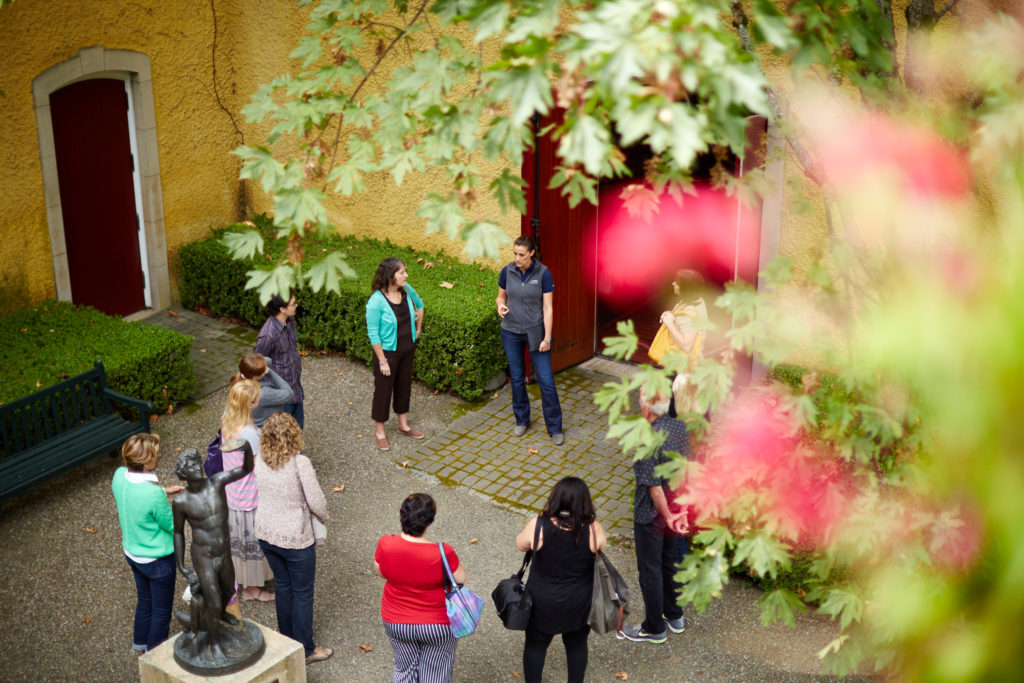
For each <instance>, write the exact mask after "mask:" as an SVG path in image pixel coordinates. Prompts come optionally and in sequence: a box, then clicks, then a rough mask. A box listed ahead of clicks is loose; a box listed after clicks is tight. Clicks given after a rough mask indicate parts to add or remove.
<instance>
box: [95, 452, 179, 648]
mask: <svg viewBox="0 0 1024 683" xmlns="http://www.w3.org/2000/svg"><path fill="white" fill-rule="evenodd" d="M159 455H160V437H159V436H157V435H156V434H133V435H132V436H130V437H128V440H127V441H125V442H124V446H122V447H121V458H122V459H123V460H124V467H118V468H117V471H116V472H114V479H113V481H112V482H111V483H110V488H111V489H112V490H113V492H114V502H115V503H116V504H117V517H118V520H119V521H120V522H121V544H122V546H123V547H124V557H125V560H127V561H128V566H129V567H131V568H132V576H133V577H134V578H135V591H136V593H137V595H138V601H137V602H136V604H135V628H134V635H133V637H132V648H134V649H135V650H139V651H141V652H148V651H149V650H152V649H153V648H154V647H156V646H157V645H159V644H160V643H162V642H163V641H165V640H167V632H168V630H169V629H170V626H171V607H172V606H173V604H174V580H175V576H176V574H177V571H176V569H175V565H174V540H173V533H174V518H173V516H172V514H171V506H170V504H169V503H168V502H167V499H168V498H169V497H173V496H175V495H177V494H178V493H180V492H181V491H182V488H183V487H181V486H166V487H161V486H160V483H159V482H158V481H157V478H156V474H155V473H154V472H153V470H155V469H156V461H157V458H158V457H159Z"/></svg>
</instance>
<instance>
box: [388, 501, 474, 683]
mask: <svg viewBox="0 0 1024 683" xmlns="http://www.w3.org/2000/svg"><path fill="white" fill-rule="evenodd" d="M436 514H437V505H435V504H434V499H433V498H431V497H430V496H429V495H427V494H426V493H413V494H412V495H410V496H409V497H408V498H406V499H405V500H404V501H402V508H401V511H400V518H401V523H402V533H401V534H399V535H398V536H395V535H391V534H389V535H387V536H383V537H381V539H380V540H379V541H378V542H377V551H376V552H375V553H374V555H373V566H374V568H375V569H376V570H377V573H378V574H380V575H381V576H382V577H383V578H384V579H385V580H386V583H385V584H384V596H383V598H382V599H381V603H380V615H381V618H382V619H383V620H384V631H385V632H386V633H387V634H388V640H390V641H391V647H392V649H393V650H394V651H395V668H394V673H393V680H394V681H395V683H398V682H399V681H423V682H424V683H427V682H433V681H438V682H440V681H451V680H452V665H453V664H454V663H455V643H456V641H455V636H453V635H452V631H451V627H450V626H449V625H448V612H447V611H446V610H445V604H444V566H443V565H442V563H441V553H440V551H439V550H438V547H437V543H435V542H434V541H431V540H428V539H427V538H426V536H425V533H426V531H427V527H429V526H430V525H431V524H432V523H433V522H434V516H435V515H436ZM444 553H445V557H446V558H447V559H448V566H449V567H451V569H452V574H453V575H454V576H455V580H456V581H457V582H459V583H465V582H466V570H465V569H463V567H462V565H461V564H460V563H459V556H458V555H456V554H455V551H454V550H453V549H452V547H451V546H450V545H448V544H447V543H445V544H444Z"/></svg>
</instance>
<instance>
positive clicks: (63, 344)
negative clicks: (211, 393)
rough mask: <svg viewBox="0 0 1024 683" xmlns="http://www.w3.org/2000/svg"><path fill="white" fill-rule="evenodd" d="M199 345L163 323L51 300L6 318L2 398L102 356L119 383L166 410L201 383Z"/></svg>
mask: <svg viewBox="0 0 1024 683" xmlns="http://www.w3.org/2000/svg"><path fill="white" fill-rule="evenodd" d="M191 349H192V338H191V337H186V336H185V335H181V334H178V333H177V332H173V331H171V330H168V329H165V328H163V327H158V326H156V325H143V324H140V323H137V322H125V321H124V320H122V319H120V318H112V317H110V316H108V315H104V314H103V313H100V312H99V311H97V310H96V309H94V308H91V307H88V306H75V305H74V304H71V303H68V302H59V303H58V302H56V301H52V300H47V301H44V302H43V303H41V304H39V305H38V306H32V307H30V308H24V309H22V310H20V311H15V312H14V313H12V314H10V315H7V316H4V317H2V318H0V403H10V402H11V401H13V400H15V399H17V398H21V397H22V396H27V395H28V394H31V393H33V392H35V391H38V390H39V389H41V388H43V387H48V386H50V385H53V384H56V383H57V382H60V381H61V380H63V379H67V378H68V377H72V376H74V375H77V374H80V373H82V372H85V371H87V370H91V369H92V367H93V363H95V362H96V360H97V359H99V360H102V361H103V366H104V368H105V369H106V372H107V383H108V384H109V385H110V386H111V388H113V389H115V390H116V391H120V392H121V393H123V394H127V395H129V396H133V397H135V398H141V399H143V400H146V401H152V402H153V403H154V404H155V405H156V407H157V410H159V411H162V410H166V409H167V406H168V405H170V404H172V403H177V402H179V401H183V400H185V399H186V398H187V397H188V394H189V392H190V391H192V389H193V388H195V384H196V378H195V373H194V372H193V370H192V360H191V359H190V358H189V351H190V350H191Z"/></svg>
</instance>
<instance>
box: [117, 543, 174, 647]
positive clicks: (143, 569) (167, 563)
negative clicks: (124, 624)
mask: <svg viewBox="0 0 1024 683" xmlns="http://www.w3.org/2000/svg"><path fill="white" fill-rule="evenodd" d="M124 559H125V560H127V562H128V566H129V567H131V568H132V576H133V577H134V578H135V592H136V593H137V595H138V602H136V603H135V627H134V629H133V634H132V647H133V648H135V649H136V650H141V651H143V652H148V651H149V650H152V649H153V648H154V647H156V646H157V645H159V644H160V643H162V642H164V641H165V640H167V632H168V630H170V627H171V608H172V607H173V606H174V581H175V579H176V577H177V570H176V568H175V565H174V554H173V553H171V554H170V555H165V556H164V557H160V558H157V559H156V560H154V561H153V562H143V563H139V562H136V561H135V560H133V559H132V558H130V557H128V556H127V555H125V558H124Z"/></svg>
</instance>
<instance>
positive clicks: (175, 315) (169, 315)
mask: <svg viewBox="0 0 1024 683" xmlns="http://www.w3.org/2000/svg"><path fill="white" fill-rule="evenodd" d="M167 317H168V318H178V317H180V316H179V315H178V314H177V313H175V312H174V311H167Z"/></svg>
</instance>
